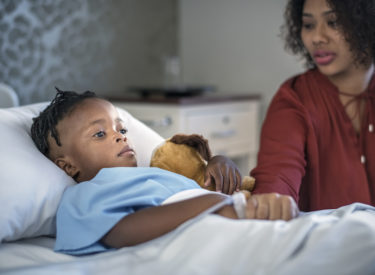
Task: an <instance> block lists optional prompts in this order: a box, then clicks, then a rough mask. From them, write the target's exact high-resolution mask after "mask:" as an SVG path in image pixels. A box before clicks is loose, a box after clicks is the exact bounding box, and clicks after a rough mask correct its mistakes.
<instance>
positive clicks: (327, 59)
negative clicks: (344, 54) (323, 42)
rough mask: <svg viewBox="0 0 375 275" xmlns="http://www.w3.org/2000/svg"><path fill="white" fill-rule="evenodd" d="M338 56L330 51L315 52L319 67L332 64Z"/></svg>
mask: <svg viewBox="0 0 375 275" xmlns="http://www.w3.org/2000/svg"><path fill="white" fill-rule="evenodd" d="M335 57H336V54H335V53H333V52H330V51H323V50H319V51H315V52H314V60H315V63H316V64H317V65H320V66H324V65H328V64H330V63H332V61H333V60H334V59H335Z"/></svg>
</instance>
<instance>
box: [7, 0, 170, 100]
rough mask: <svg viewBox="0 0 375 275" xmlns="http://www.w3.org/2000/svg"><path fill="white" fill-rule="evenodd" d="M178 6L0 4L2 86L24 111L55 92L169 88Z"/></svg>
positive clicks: (161, 2) (40, 0) (117, 1)
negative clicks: (165, 75)
mask: <svg viewBox="0 0 375 275" xmlns="http://www.w3.org/2000/svg"><path fill="white" fill-rule="evenodd" d="M176 1H177V0H157V1H155V0H0V82H4V83H6V84H8V85H10V86H11V87H13V88H14V89H15V91H16V92H17V94H18V95H19V97H20V101H21V104H29V103H33V102H39V101H46V100H50V99H51V98H52V97H53V96H54V94H55V89H54V87H55V86H57V87H59V88H60V89H63V90H64V89H65V90H76V91H84V90H92V91H95V92H97V93H98V94H102V95H103V94H119V93H124V91H125V90H126V87H127V86H132V85H152V84H160V83H161V82H162V59H163V57H164V56H173V55H176V54H177V26H176V25H177V18H176V17H177V3H176Z"/></svg>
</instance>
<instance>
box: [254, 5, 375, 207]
mask: <svg viewBox="0 0 375 275" xmlns="http://www.w3.org/2000/svg"><path fill="white" fill-rule="evenodd" d="M285 19H286V24H285V25H284V37H285V41H286V46H287V48H289V49H290V50H291V51H292V52H293V53H295V54H299V55H301V56H303V57H304V58H305V60H306V65H307V66H308V68H309V70H308V71H306V72H305V73H303V74H301V75H298V76H296V77H293V78H291V79H289V80H287V81H286V82H285V83H284V84H283V85H282V86H281V87H280V89H279V91H278V92H277V94H276V95H275V97H274V98H273V100H272V102H271V104H270V107H269V110H268V113H267V116H266V119H265V121H264V125H263V128H262V134H261V142H260V150H259V155H258V165H257V167H256V168H255V169H253V170H252V171H251V175H252V176H254V177H255V178H256V182H257V184H256V189H255V191H254V193H268V192H279V193H282V194H288V195H291V196H293V198H294V199H295V200H296V201H297V202H298V204H299V207H300V209H301V210H304V211H311V210H319V209H326V208H337V207H340V206H343V205H346V204H350V203H353V202H362V203H366V204H372V205H375V131H374V125H375V114H374V111H373V110H374V107H375V78H374V59H375V27H374V26H375V0H289V3H288V5H287V8H286V12H285Z"/></svg>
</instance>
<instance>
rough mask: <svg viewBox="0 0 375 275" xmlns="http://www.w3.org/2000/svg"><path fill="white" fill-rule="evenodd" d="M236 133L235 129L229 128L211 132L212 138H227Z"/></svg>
mask: <svg viewBox="0 0 375 275" xmlns="http://www.w3.org/2000/svg"><path fill="white" fill-rule="evenodd" d="M235 135H236V131H235V130H233V129H231V130H227V131H217V132H213V133H212V134H211V137H212V138H229V137H233V136H235Z"/></svg>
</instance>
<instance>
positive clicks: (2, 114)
mask: <svg viewBox="0 0 375 275" xmlns="http://www.w3.org/2000/svg"><path fill="white" fill-rule="evenodd" d="M47 104H48V103H47V102H44V103H38V104H33V105H26V106H21V107H16V108H9V109H0V129H1V131H2V133H1V135H0V153H1V159H0V162H1V166H0V204H1V206H0V207H1V209H0V242H3V241H13V240H17V239H20V238H27V237H35V236H40V235H54V234H55V214H56V210H57V206H58V204H59V201H60V198H61V195H62V193H63V191H64V190H65V188H66V187H67V186H69V185H72V184H74V181H73V179H72V178H70V177H69V176H67V175H66V174H65V173H64V172H63V171H62V170H61V169H60V168H58V167H57V166H56V165H55V164H54V163H53V162H51V161H50V160H49V159H48V158H46V157H45V156H44V155H43V154H42V153H40V152H39V151H38V149H37V148H36V146H35V145H34V143H33V141H32V139H31V136H30V127H31V124H32V118H33V117H35V116H37V115H38V114H39V112H40V111H41V110H43V109H44V108H45V107H46V106H47ZM119 111H120V114H121V116H122V119H123V120H124V121H125V123H126V126H127V128H128V129H129V134H128V136H129V139H130V140H131V142H132V144H133V146H134V149H135V151H136V152H137V159H138V165H139V166H149V162H150V157H151V153H152V150H153V149H154V148H155V147H156V146H157V145H159V144H160V143H161V142H162V141H163V138H162V137H161V136H159V135H158V134H157V133H156V132H154V131H153V130H151V129H150V128H148V127H147V126H145V125H144V124H142V123H141V122H140V121H138V120H137V119H135V118H134V117H132V116H131V115H130V114H129V113H127V112H126V111H124V110H121V109H119Z"/></svg>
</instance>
